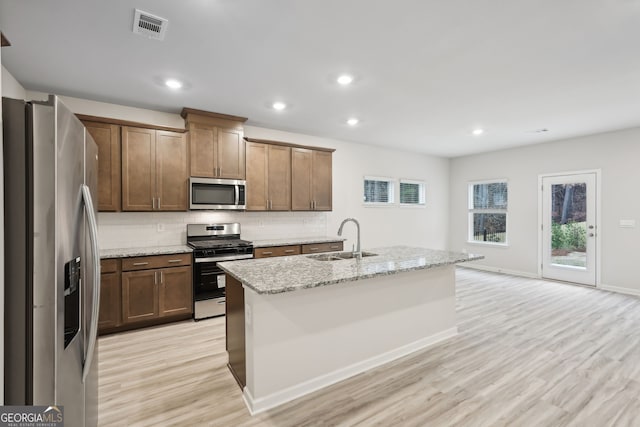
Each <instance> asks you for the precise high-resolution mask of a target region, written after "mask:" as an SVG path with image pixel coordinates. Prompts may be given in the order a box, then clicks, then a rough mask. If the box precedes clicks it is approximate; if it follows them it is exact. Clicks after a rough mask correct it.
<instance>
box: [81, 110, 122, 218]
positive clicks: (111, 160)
mask: <svg viewBox="0 0 640 427" xmlns="http://www.w3.org/2000/svg"><path fill="white" fill-rule="evenodd" d="M83 124H84V125H85V127H86V128H87V131H88V132H89V134H90V135H91V137H92V138H93V140H94V141H95V142H96V145H97V146H98V210H99V211H102V212H117V211H119V210H120V174H121V170H120V126H117V125H111V124H108V123H97V122H83Z"/></svg>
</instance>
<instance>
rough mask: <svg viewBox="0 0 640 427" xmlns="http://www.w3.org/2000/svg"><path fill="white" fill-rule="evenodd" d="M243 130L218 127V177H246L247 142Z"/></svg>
mask: <svg viewBox="0 0 640 427" xmlns="http://www.w3.org/2000/svg"><path fill="white" fill-rule="evenodd" d="M242 135H243V134H242V131H240V130H236V129H225V128H218V138H217V156H216V157H217V159H216V163H217V166H218V178H229V179H244V178H245V143H244V139H243V138H242Z"/></svg>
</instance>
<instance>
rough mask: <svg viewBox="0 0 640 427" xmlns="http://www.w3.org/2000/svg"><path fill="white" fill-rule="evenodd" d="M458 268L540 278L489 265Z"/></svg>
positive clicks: (535, 275) (465, 265)
mask: <svg viewBox="0 0 640 427" xmlns="http://www.w3.org/2000/svg"><path fill="white" fill-rule="evenodd" d="M456 267H460V268H471V269H473V270H482V271H489V272H492V273H501V274H510V275H512V276H519V277H528V278H529V279H539V278H540V276H538V275H537V274H536V273H529V272H526V271H517V270H507V269H504V268H499V267H491V266H488V265H480V264H464V265H460V264H458V265H457V266H456Z"/></svg>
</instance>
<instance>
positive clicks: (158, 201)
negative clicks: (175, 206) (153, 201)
mask: <svg viewBox="0 0 640 427" xmlns="http://www.w3.org/2000/svg"><path fill="white" fill-rule="evenodd" d="M158 210H160V197H158Z"/></svg>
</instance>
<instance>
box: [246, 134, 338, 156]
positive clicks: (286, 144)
mask: <svg viewBox="0 0 640 427" xmlns="http://www.w3.org/2000/svg"><path fill="white" fill-rule="evenodd" d="M244 140H245V141H247V142H257V143H259V144H271V145H282V146H285V147H291V148H303V149H307V150H316V151H326V152H328V153H333V152H334V151H336V149H335V148H326V147H311V146H308V145H300V144H293V143H291V142H282V141H271V140H268V139H257V138H248V137H246V136H245V137H244Z"/></svg>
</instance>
